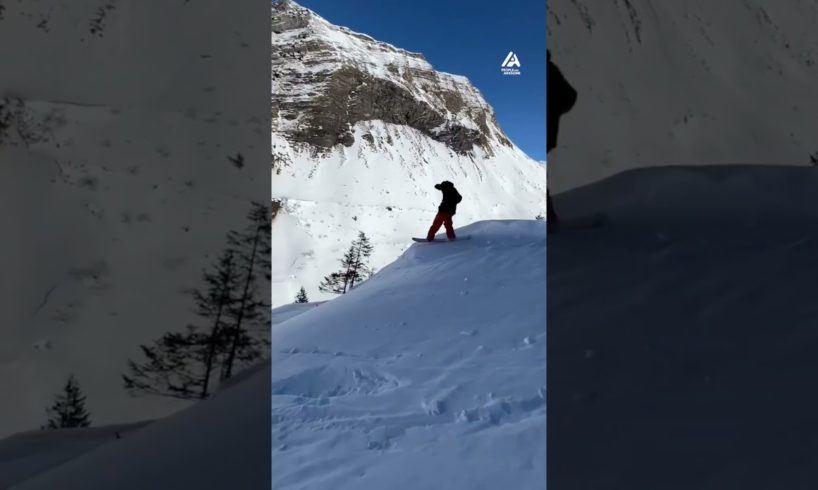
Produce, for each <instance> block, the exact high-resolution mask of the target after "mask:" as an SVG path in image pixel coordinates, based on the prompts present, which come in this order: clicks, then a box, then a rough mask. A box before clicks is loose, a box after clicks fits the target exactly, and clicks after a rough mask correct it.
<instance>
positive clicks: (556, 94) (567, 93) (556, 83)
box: [545, 50, 577, 230]
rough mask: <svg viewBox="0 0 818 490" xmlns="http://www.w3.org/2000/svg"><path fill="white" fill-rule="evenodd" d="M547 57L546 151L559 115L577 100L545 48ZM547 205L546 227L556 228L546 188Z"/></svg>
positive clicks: (552, 143) (553, 141)
mask: <svg viewBox="0 0 818 490" xmlns="http://www.w3.org/2000/svg"><path fill="white" fill-rule="evenodd" d="M546 52H547V53H548V54H547V58H548V71H547V72H546V80H545V81H546V84H547V85H546V92H547V94H546V95H547V99H546V104H547V105H546V112H547V114H548V119H547V122H548V126H547V127H546V131H547V133H548V135H547V136H548V141H547V148H546V153H549V152H551V150H552V149H553V148H554V147H555V146H557V133H558V132H559V128H560V117H561V116H562V115H563V114H565V113H566V112H568V111H570V110H571V108H572V107H574V104H575V103H576V102H577V91H576V90H574V88H573V87H572V86H571V85H570V84H569V83H568V80H566V79H565V77H564V76H563V75H562V73H561V72H560V70H559V68H557V65H555V64H554V63H552V62H551V51H549V50H546ZM550 163H551V162H549V165H550ZM545 192H546V196H547V201H548V203H547V205H548V228H549V229H553V230H556V229H557V226H558V223H559V221H558V219H557V213H556V211H554V206H553V205H552V204H551V194H550V193H549V192H548V190H547V189H546V191H545Z"/></svg>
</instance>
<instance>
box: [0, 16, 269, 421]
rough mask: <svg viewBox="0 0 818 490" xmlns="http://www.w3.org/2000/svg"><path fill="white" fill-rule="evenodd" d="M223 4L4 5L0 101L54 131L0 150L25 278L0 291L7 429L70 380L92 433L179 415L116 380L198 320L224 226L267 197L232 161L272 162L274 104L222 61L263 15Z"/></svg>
mask: <svg viewBox="0 0 818 490" xmlns="http://www.w3.org/2000/svg"><path fill="white" fill-rule="evenodd" d="M105 4H110V5H113V8H104V9H102V11H103V12H104V16H103V17H104V18H103V20H102V21H100V22H101V23H102V25H103V27H101V28H100V29H101V30H98V31H96V34H92V33H91V32H90V31H91V24H92V23H94V22H95V19H96V18H97V16H98V15H100V11H99V10H98V9H99V8H100V7H103V6H104V5H105ZM218 4H219V2H216V1H210V0H205V1H203V2H199V1H197V2H196V4H195V6H193V5H188V4H187V3H186V2H184V1H183V0H178V1H176V0H174V1H168V2H162V3H161V5H159V4H158V3H155V2H121V1H111V2H97V1H61V2H53V1H49V2H46V1H38V0H32V1H26V2H3V6H4V7H5V9H4V10H3V20H1V21H0V65H2V66H3V76H2V80H0V101H2V100H4V98H9V100H12V101H14V100H16V99H18V98H19V99H20V100H21V102H22V104H23V106H24V109H23V112H24V114H25V117H26V118H28V119H29V120H30V121H32V122H33V125H34V126H35V127H38V126H40V128H39V129H38V130H37V134H38V135H39V136H42V137H43V139H42V140H41V141H39V142H28V143H27V142H25V141H23V140H21V139H20V137H19V135H18V134H16V133H15V132H11V133H10V134H9V135H7V136H8V137H6V138H2V140H1V141H0V161H2V165H0V195H2V199H3V205H2V206H0V209H1V210H2V211H0V213H2V216H0V221H1V222H3V223H4V224H7V226H8V227H9V229H13V230H14V232H13V233H9V234H8V238H5V237H4V240H3V254H2V257H3V258H2V260H3V264H2V265H3V270H5V271H10V272H11V273H10V274H9V275H8V277H16V278H20V282H13V283H12V282H11V281H9V282H7V281H2V282H3V288H4V291H3V293H4V294H3V298H4V299H10V300H12V301H11V302H10V303H11V304H9V305H8V307H7V306H6V305H5V304H4V305H3V308H0V311H2V315H4V318H3V321H0V336H2V338H3V342H2V343H0V391H2V392H3V393H4V397H8V398H7V399H9V400H15V402H14V403H0V436H4V435H8V434H10V433H13V432H19V431H24V430H30V429H35V428H37V427H39V426H40V425H41V424H42V423H43V422H44V420H45V417H46V414H45V411H44V409H45V407H46V406H47V405H48V404H49V403H50V402H51V401H52V396H53V395H54V394H55V393H56V392H57V391H58V390H59V388H60V387H61V386H62V385H63V383H64V382H65V377H66V376H67V375H68V373H74V374H75V375H76V376H77V378H78V380H79V383H80V386H81V387H82V389H83V391H84V392H85V394H86V395H87V396H88V400H87V402H88V409H89V410H90V412H91V415H92V421H93V422H94V424H110V423H122V422H127V421H133V420H135V419H144V418H152V417H157V416H160V415H164V414H167V413H169V412H170V411H173V410H176V409H178V408H180V406H181V405H180V404H179V403H178V402H177V403H169V402H168V401H164V400H150V399H139V400H135V399H132V398H130V397H129V396H128V395H127V394H126V393H125V392H124V390H123V389H122V381H121V379H120V377H119V375H120V374H121V373H122V371H123V370H124V368H125V361H126V359H127V358H128V357H133V356H136V355H137V354H138V345H139V344H140V343H146V342H148V341H150V340H151V339H153V338H155V337H157V336H158V335H160V334H162V333H163V332H165V331H167V330H170V329H176V328H179V329H181V328H184V326H185V325H186V323H188V322H190V321H192V320H193V319H194V318H193V313H192V308H191V306H192V304H191V302H190V301H189V299H188V296H187V295H186V294H185V293H184V290H185V289H187V288H190V287H195V286H198V285H199V281H200V273H201V269H202V268H203V267H204V266H206V265H208V264H209V262H210V259H209V257H212V256H213V255H214V254H216V253H218V252H219V251H220V249H221V247H222V246H223V244H224V233H225V232H226V231H227V230H226V229H225V230H214V229H213V228H214V223H219V222H221V223H227V222H234V223H236V227H241V226H243V225H244V223H245V214H246V213H247V211H248V210H249V201H250V200H251V199H261V200H263V199H264V198H265V197H266V196H268V195H269V191H268V187H267V186H268V182H267V179H266V178H265V179H255V178H254V175H253V174H252V173H251V172H249V171H248V169H247V168H245V169H244V170H243V171H242V170H239V169H237V168H235V167H234V166H233V165H232V164H231V163H230V161H229V160H228V157H229V156H233V155H235V154H236V153H239V152H241V153H242V154H243V155H244V157H245V159H246V161H247V162H248V163H247V165H248V167H249V166H250V165H251V164H250V162H253V161H255V162H267V161H269V160H268V158H269V156H268V155H269V154H268V147H267V144H266V134H267V127H268V124H269V123H268V121H269V112H268V108H267V105H268V103H267V100H266V98H265V99H261V100H253V98H252V94H253V93H255V94H266V93H267V91H268V86H269V81H268V80H267V78H266V76H267V74H266V73H264V72H262V73H259V74H258V76H259V81H258V87H257V89H256V90H255V91H247V90H242V91H241V94H248V95H247V96H246V97H242V96H237V93H238V90H237V89H236V87H235V79H234V78H233V73H232V72H231V70H230V69H229V68H232V69H234V70H245V68H246V67H247V66H249V65H251V64H257V63H256V62H255V61H253V59H254V58H253V55H252V53H251V51H252V50H251V49H250V48H251V47H252V46H253V43H256V44H255V46H258V47H259V48H261V47H264V48H265V49H266V46H267V44H266V43H267V37H266V35H265V37H264V38H260V39H243V38H242V36H241V35H239V34H237V32H245V31H246V28H247V27H248V26H252V25H254V23H255V25H258V24H259V22H262V23H263V24H266V19H264V20H263V21H259V20H254V19H257V14H256V13H255V12H254V11H252V10H251V9H249V8H247V7H244V6H237V7H236V8H232V9H230V12H231V14H230V15H224V11H225V10H226V9H224V8H222V7H219V6H218ZM214 12H221V15H222V18H221V24H220V28H219V29H215V30H214V29H211V28H210V27H211V26H212V25H213V23H212V22H207V21H205V18H206V16H209V15H210V16H212V15H213V14H214ZM41 17H48V18H49V19H50V20H49V21H48V22H47V23H46V25H45V27H43V26H42V24H41V22H40V21H41ZM180 25H185V26H187V27H186V29H187V31H186V36H185V38H184V41H183V42H180V36H179V31H178V29H179V26H180ZM196 26H207V27H206V28H204V27H203V28H197V27H196ZM20 46H25V49H20ZM58 48H59V49H58ZM256 59H257V58H256ZM32 60H36V62H32ZM219 67H223V68H225V69H224V70H220V69H218V68H219ZM245 71H246V72H247V73H246V74H247V75H248V76H250V77H251V78H252V75H253V73H252V70H249V71H248V70H245ZM265 71H266V70H265ZM216 72H218V74H217V73H216ZM78 74H81V75H78ZM217 75H218V76H217ZM243 83H245V84H248V83H252V82H247V81H245V82H243ZM0 104H3V102H0ZM256 168H258V167H256ZM7 262H8V263H7ZM6 287H8V288H9V290H8V291H6V290H5V288H6ZM135 291H139V293H138V294H135V293H134V292H135Z"/></svg>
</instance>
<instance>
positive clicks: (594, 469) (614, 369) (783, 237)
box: [548, 165, 818, 490]
mask: <svg viewBox="0 0 818 490" xmlns="http://www.w3.org/2000/svg"><path fill="white" fill-rule="evenodd" d="M559 198H560V200H559V201H558V202H557V205H558V206H560V209H562V210H563V211H564V213H565V214H566V215H583V214H585V213H587V212H589V211H590V210H595V209H600V208H605V209H610V210H611V211H610V214H611V221H610V223H609V224H608V225H607V226H605V227H602V228H598V229H595V230H592V231H591V230H586V231H583V232H577V233H565V234H561V233H557V234H555V235H553V236H549V240H548V248H549V251H548V255H549V264H548V267H549V270H548V315H549V325H548V329H549V331H548V334H549V338H548V341H549V352H548V370H549V374H550V376H549V380H548V415H549V417H553V419H552V420H553V421H554V423H553V424H549V426H548V428H549V433H548V441H549V457H550V458H553V459H552V461H553V462H554V463H555V464H553V465H550V466H549V481H550V482H551V483H552V485H553V487H554V488H560V489H577V490H579V489H587V488H612V487H616V488H662V489H668V490H676V489H679V490H681V489H690V488H696V489H702V490H711V489H712V490H717V489H725V488H742V489H752V490H756V489H777V488H788V489H799V490H800V489H804V490H806V489H810V488H816V481H818V479H816V476H815V468H816V463H817V462H818V461H816V454H818V452H816V441H818V428H817V427H816V424H815V411H816V408H818V407H816V400H815V394H814V390H812V388H811V386H812V385H813V384H814V373H815V372H816V369H817V368H818V361H817V360H816V356H815V352H816V349H818V337H817V336H816V330H815V329H816V326H818V303H816V301H815V284H816V279H815V278H816V277H818V169H812V168H800V167H792V166H784V165H769V166H749V165H734V166H711V167H656V168H648V169H641V170H634V171H629V172H625V173H622V174H618V175H616V176H614V177H611V178H609V179H605V180H603V181H600V182H599V183H597V184H594V185H591V186H587V187H583V188H579V189H576V190H574V191H570V192H568V193H566V194H563V195H561V196H559Z"/></svg>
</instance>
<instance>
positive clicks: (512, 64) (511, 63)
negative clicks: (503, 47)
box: [500, 51, 520, 75]
mask: <svg viewBox="0 0 818 490" xmlns="http://www.w3.org/2000/svg"><path fill="white" fill-rule="evenodd" d="M500 66H501V67H502V68H500V71H501V72H503V75H519V74H520V58H517V55H516V54H514V51H509V52H508V55H507V56H506V59H505V60H503V64H502V65H500Z"/></svg>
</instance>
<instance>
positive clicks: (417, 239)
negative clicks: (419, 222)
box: [412, 235, 471, 243]
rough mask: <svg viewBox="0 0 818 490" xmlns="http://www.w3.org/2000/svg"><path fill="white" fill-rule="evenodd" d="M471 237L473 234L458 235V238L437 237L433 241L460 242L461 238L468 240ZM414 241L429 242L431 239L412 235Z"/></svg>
mask: <svg viewBox="0 0 818 490" xmlns="http://www.w3.org/2000/svg"><path fill="white" fill-rule="evenodd" d="M470 238H471V235H466V236H459V237H457V239H455V240H449V239H448V238H435V239H434V240H432V241H433V242H459V241H461V240H468V239H470ZM412 241H413V242H421V243H427V242H428V241H429V240H427V239H425V238H415V237H412Z"/></svg>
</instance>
